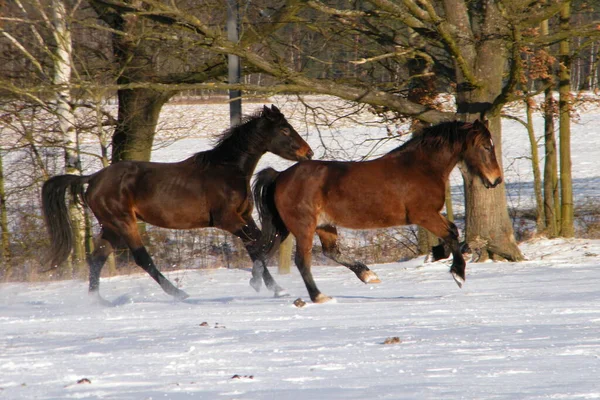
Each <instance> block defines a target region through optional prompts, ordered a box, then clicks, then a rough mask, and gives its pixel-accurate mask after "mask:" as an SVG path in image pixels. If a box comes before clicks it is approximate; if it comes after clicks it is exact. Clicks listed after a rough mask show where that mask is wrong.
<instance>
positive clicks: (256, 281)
mask: <svg viewBox="0 0 600 400" xmlns="http://www.w3.org/2000/svg"><path fill="white" fill-rule="evenodd" d="M250 286H252V288H253V289H254V290H256V291H257V292H260V289H261V287H262V279H260V278H258V279H256V278H254V277H253V278H252V279H250Z"/></svg>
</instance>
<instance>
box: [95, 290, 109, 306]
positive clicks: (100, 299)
mask: <svg viewBox="0 0 600 400" xmlns="http://www.w3.org/2000/svg"><path fill="white" fill-rule="evenodd" d="M90 302H91V303H92V304H97V305H99V306H103V307H113V303H111V302H110V301H108V300H106V299H105V298H104V297H102V296H100V294H98V292H94V293H90Z"/></svg>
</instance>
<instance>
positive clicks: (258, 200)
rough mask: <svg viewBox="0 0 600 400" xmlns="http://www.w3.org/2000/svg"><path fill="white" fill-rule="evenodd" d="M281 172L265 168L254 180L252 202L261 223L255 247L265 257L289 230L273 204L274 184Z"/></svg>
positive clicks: (272, 251) (271, 252)
mask: <svg viewBox="0 0 600 400" xmlns="http://www.w3.org/2000/svg"><path fill="white" fill-rule="evenodd" d="M280 173H281V172H279V171H276V170H274V169H273V168H266V169H263V170H262V171H260V172H259V173H258V174H257V177H256V180H255V181H254V186H253V192H254V203H255V205H256V209H257V211H258V216H259V219H260V223H261V226H262V228H261V233H262V234H261V236H260V239H259V240H258V243H257V248H258V249H261V252H262V253H263V254H266V255H267V257H269V256H271V255H272V254H273V253H274V252H275V251H276V250H277V249H278V248H279V245H280V244H281V242H282V241H283V240H285V238H286V237H287V236H288V234H289V231H288V229H287V227H286V226H285V224H284V222H283V221H282V219H281V216H280V215H279V211H278V210H277V207H276V206H275V185H276V180H277V177H278V176H279V174H280Z"/></svg>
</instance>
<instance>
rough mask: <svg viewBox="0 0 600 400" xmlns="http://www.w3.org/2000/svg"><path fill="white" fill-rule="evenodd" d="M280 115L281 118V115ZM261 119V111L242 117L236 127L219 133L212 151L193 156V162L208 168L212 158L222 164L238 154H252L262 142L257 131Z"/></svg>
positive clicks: (262, 116)
mask: <svg viewBox="0 0 600 400" xmlns="http://www.w3.org/2000/svg"><path fill="white" fill-rule="evenodd" d="M281 115H282V118H283V114H281ZM262 118H265V114H264V112H263V110H259V111H257V112H255V113H254V114H250V115H246V116H244V117H243V118H242V121H241V122H240V123H239V124H238V125H235V126H232V127H231V128H229V129H226V130H225V131H223V133H221V135H220V136H219V137H218V138H217V139H216V140H215V144H214V147H213V148H212V149H210V150H204V151H201V152H198V153H196V154H194V156H193V157H194V161H195V162H196V163H197V164H199V165H202V166H208V165H209V164H210V163H211V162H212V160H213V157H216V158H217V159H218V160H219V162H221V163H222V162H223V161H226V160H227V159H228V158H231V159H232V160H233V159H234V158H237V157H236V156H237V155H238V154H239V153H240V152H243V153H245V154H253V153H254V152H255V151H253V150H254V149H256V148H257V147H258V146H260V145H262V143H263V142H264V135H263V132H261V131H259V130H257V125H258V121H259V120H260V119H262Z"/></svg>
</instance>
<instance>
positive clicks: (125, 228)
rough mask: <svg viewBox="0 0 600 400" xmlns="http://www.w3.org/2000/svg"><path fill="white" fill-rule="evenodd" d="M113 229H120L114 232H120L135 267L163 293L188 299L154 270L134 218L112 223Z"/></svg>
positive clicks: (181, 291)
mask: <svg viewBox="0 0 600 400" xmlns="http://www.w3.org/2000/svg"><path fill="white" fill-rule="evenodd" d="M113 224H114V225H115V227H118V228H121V229H115V231H116V232H120V235H121V237H122V238H123V240H125V243H127V246H128V247H129V249H130V250H131V254H132V255H133V259H134V261H135V263H136V264H137V265H139V266H140V267H142V268H143V269H144V271H146V272H147V273H148V274H149V275H150V276H151V277H152V278H153V279H154V280H155V281H156V282H158V284H159V285H160V287H161V288H162V290H164V291H165V293H167V294H169V295H171V296H173V297H175V298H176V299H178V300H183V299H186V298H188V297H189V295H188V294H187V293H186V292H184V291H183V290H181V289H178V288H177V287H175V286H174V285H173V284H172V283H171V282H169V280H168V279H167V278H165V277H164V275H163V274H161V273H160V271H159V270H158V269H157V268H156V265H154V261H152V258H151V257H150V254H148V251H147V250H146V247H144V244H143V243H142V238H141V236H140V233H139V231H138V230H137V226H136V222H135V218H127V220H125V221H123V220H121V221H113Z"/></svg>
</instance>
